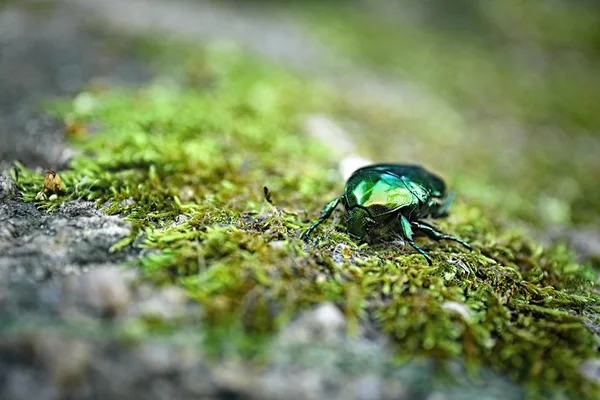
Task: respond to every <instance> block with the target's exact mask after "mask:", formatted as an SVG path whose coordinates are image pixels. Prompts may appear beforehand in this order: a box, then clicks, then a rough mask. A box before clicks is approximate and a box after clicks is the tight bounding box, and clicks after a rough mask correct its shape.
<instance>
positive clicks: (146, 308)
mask: <svg viewBox="0 0 600 400" xmlns="http://www.w3.org/2000/svg"><path fill="white" fill-rule="evenodd" d="M138 294H139V296H140V297H141V298H140V299H139V301H136V302H135V303H134V304H132V307H131V310H130V314H131V315H132V316H142V317H144V318H156V319H160V320H164V321H168V320H172V319H177V318H181V317H182V316H184V315H185V314H186V304H187V302H188V296H187V294H186V293H185V291H183V289H180V288H178V287H175V286H169V287H166V288H162V289H156V288H153V287H150V286H142V287H140V288H138Z"/></svg>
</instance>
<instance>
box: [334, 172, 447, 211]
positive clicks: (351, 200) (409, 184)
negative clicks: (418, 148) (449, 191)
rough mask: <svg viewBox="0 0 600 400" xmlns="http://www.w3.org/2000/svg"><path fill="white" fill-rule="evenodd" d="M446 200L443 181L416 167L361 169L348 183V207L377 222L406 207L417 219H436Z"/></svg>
mask: <svg viewBox="0 0 600 400" xmlns="http://www.w3.org/2000/svg"><path fill="white" fill-rule="evenodd" d="M445 196H446V185H445V184H444V181H443V180H442V179H441V178H439V177H438V176H436V175H434V174H432V173H430V172H428V171H426V170H425V169H423V168H422V167H420V166H416V165H394V164H379V165H376V166H369V167H365V168H361V169H359V170H357V171H355V172H354V173H353V174H352V176H351V177H350V178H349V179H348V182H347V183H346V189H345V199H346V205H347V207H348V208H349V209H352V208H354V207H357V206H358V207H361V208H364V209H366V210H367V211H368V212H369V214H370V215H371V217H372V218H375V219H377V218H378V217H382V216H384V215H387V214H390V213H394V212H396V211H398V210H401V209H403V208H407V207H408V208H407V211H410V212H411V213H414V217H422V216H426V215H429V214H432V215H435V214H436V212H437V211H438V210H439V209H441V208H442V207H443V204H444V198H445ZM423 206H424V207H423Z"/></svg>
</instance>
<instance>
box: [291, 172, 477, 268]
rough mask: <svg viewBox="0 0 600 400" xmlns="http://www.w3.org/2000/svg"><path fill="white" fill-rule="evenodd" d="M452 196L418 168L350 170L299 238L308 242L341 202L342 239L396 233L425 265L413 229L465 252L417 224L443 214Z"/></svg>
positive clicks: (438, 182)
mask: <svg viewBox="0 0 600 400" xmlns="http://www.w3.org/2000/svg"><path fill="white" fill-rule="evenodd" d="M453 198H454V196H453V195H452V194H450V195H448V194H447V193H446V184H445V183H444V181H443V180H442V179H441V178H440V177H438V176H436V175H434V174H432V173H431V172H428V171H426V170H425V169H424V168H422V167H420V166H418V165H402V164H376V165H370V166H367V167H364V168H360V169H358V170H356V171H355V172H354V173H353V174H352V176H350V178H349V179H348V181H347V182H346V188H345V190H344V194H343V195H341V196H339V197H336V198H335V199H333V200H332V201H331V202H329V203H328V204H327V205H326V206H325V208H324V209H323V211H322V212H321V216H320V217H319V219H318V220H317V221H316V222H315V223H314V224H312V225H311V226H310V228H308V229H307V230H306V232H304V233H303V234H302V238H303V239H305V240H306V239H308V237H309V235H310V233H311V232H312V231H313V229H315V228H316V227H317V226H318V225H319V224H321V223H322V222H324V221H326V220H327V219H328V218H329V217H330V216H331V213H333V210H334V209H335V208H336V207H337V205H338V204H339V203H340V202H341V203H342V204H343V205H344V207H345V208H346V211H347V216H346V221H347V230H348V234H349V235H350V236H351V237H353V238H355V239H359V240H365V239H368V238H370V237H371V236H372V235H373V234H375V232H376V231H377V230H382V231H388V232H389V231H392V232H398V233H400V234H401V235H402V237H403V238H404V239H405V240H406V241H407V242H408V243H409V244H410V245H411V246H412V247H413V248H414V249H415V250H417V251H418V252H419V253H421V254H422V255H423V256H424V257H425V258H426V259H427V263H428V264H429V265H431V257H430V256H429V254H427V253H426V252H425V250H423V249H422V248H420V247H419V246H417V245H416V244H415V242H414V240H413V236H414V234H413V233H414V231H415V230H418V231H420V232H422V233H424V234H425V235H427V236H428V237H429V238H431V239H434V240H440V239H446V240H453V241H455V242H458V243H460V244H462V245H463V246H465V247H466V248H468V249H471V246H469V244H467V243H466V242H465V241H463V240H461V239H459V238H457V237H454V236H450V235H446V234H444V233H441V232H439V231H437V230H436V229H435V228H433V227H432V226H430V225H428V224H426V223H424V222H419V220H420V219H422V218H440V217H444V216H446V215H448V208H449V207H450V204H451V203H452V200H453Z"/></svg>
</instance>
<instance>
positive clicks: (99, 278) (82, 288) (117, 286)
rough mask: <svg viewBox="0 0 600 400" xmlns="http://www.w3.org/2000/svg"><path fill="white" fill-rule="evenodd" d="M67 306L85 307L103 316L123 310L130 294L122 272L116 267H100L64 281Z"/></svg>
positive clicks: (112, 314)
mask: <svg viewBox="0 0 600 400" xmlns="http://www.w3.org/2000/svg"><path fill="white" fill-rule="evenodd" d="M64 291H65V296H66V299H67V307H68V306H73V305H75V306H87V307H90V308H91V309H93V310H94V311H96V312H97V313H99V314H101V315H104V316H114V315H116V314H118V313H120V312H121V311H123V310H124V309H125V307H126V306H127V304H128V303H129V299H130V293H129V288H128V286H127V282H126V279H125V276H124V274H123V272H122V271H121V270H120V269H119V268H117V267H111V266H106V267H100V268H97V269H94V270H92V271H90V272H89V273H87V274H82V275H78V276H74V277H72V278H71V279H67V280H66V281H65V286H64Z"/></svg>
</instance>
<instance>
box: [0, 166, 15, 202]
mask: <svg viewBox="0 0 600 400" xmlns="http://www.w3.org/2000/svg"><path fill="white" fill-rule="evenodd" d="M16 196H17V185H15V182H14V181H13V179H12V178H11V176H10V175H9V174H8V172H7V171H4V172H2V173H0V201H6V200H9V199H14V198H15V197H16Z"/></svg>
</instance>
